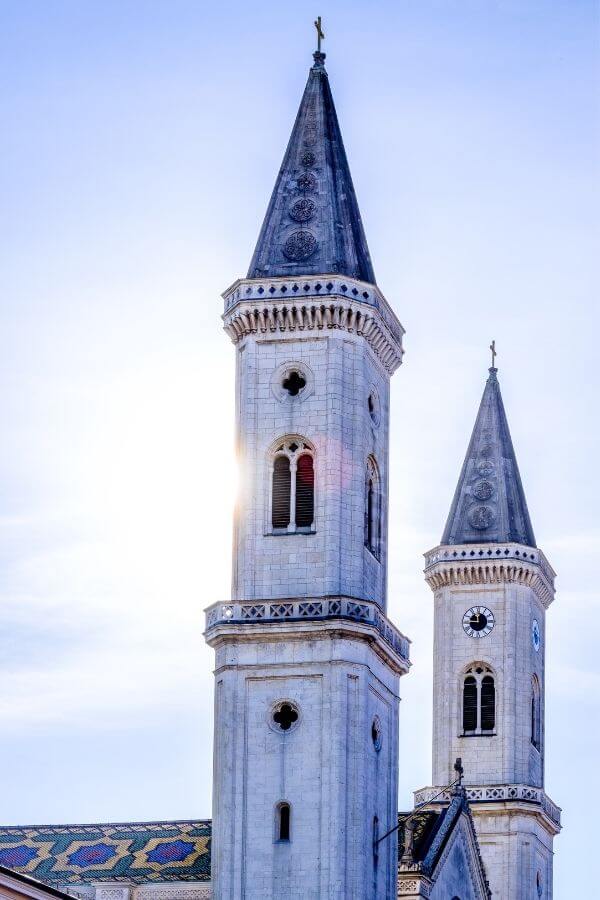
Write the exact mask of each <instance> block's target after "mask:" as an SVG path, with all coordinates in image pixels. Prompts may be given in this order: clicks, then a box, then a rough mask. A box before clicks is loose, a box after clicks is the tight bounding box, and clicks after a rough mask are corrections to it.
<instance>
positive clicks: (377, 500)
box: [365, 456, 381, 559]
mask: <svg viewBox="0 0 600 900" xmlns="http://www.w3.org/2000/svg"><path fill="white" fill-rule="evenodd" d="M380 538H381V492H380V490H379V470H378V468H377V463H376V462H375V459H374V458H373V457H372V456H369V458H368V459H367V471H366V477H365V547H367V548H368V549H369V550H370V551H371V553H372V554H373V556H375V557H376V558H377V559H379V554H380V545H381V540H380Z"/></svg>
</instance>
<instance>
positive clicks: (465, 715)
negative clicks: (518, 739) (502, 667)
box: [462, 663, 496, 736]
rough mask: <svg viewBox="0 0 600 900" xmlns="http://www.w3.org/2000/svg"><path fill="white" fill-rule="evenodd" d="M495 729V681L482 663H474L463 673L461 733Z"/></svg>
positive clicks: (476, 733)
mask: <svg viewBox="0 0 600 900" xmlns="http://www.w3.org/2000/svg"><path fill="white" fill-rule="evenodd" d="M495 729H496V683H495V680H494V674H493V672H492V670H491V669H490V668H489V666H486V665H485V664H484V663H474V664H473V665H471V666H469V668H468V669H467V671H466V672H465V673H464V675H463V681H462V733H463V735H466V736H472V735H483V734H494V732H495Z"/></svg>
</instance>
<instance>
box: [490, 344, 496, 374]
mask: <svg viewBox="0 0 600 900" xmlns="http://www.w3.org/2000/svg"><path fill="white" fill-rule="evenodd" d="M490 350H491V351H492V369H495V368H496V357H497V356H498V354H497V353H496V341H492V343H491V344H490Z"/></svg>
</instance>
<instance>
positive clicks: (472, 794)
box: [414, 784, 561, 832]
mask: <svg viewBox="0 0 600 900" xmlns="http://www.w3.org/2000/svg"><path fill="white" fill-rule="evenodd" d="M465 792H466V797H467V800H468V801H469V803H471V804H481V803H486V804H487V803H503V804H506V803H512V802H515V803H527V804H535V805H536V806H538V807H539V808H540V811H542V812H543V813H545V815H546V817H547V818H548V819H549V820H550V821H551V822H552V824H553V825H554V827H555V828H556V830H557V832H558V831H560V828H561V824H560V813H561V809H560V806H557V805H556V803H554V802H553V801H552V800H551V799H550V797H549V796H548V795H547V794H546V792H545V790H544V789H543V788H538V787H533V786H532V785H529V784H484V785H465ZM434 797H435V800H434V799H433V798H434ZM414 798H415V806H420V805H426V804H428V803H431V804H432V805H435V803H449V802H450V799H451V791H450V789H449V788H447V789H445V790H444V789H443V788H439V787H425V788H421V789H420V790H418V791H415V792H414Z"/></svg>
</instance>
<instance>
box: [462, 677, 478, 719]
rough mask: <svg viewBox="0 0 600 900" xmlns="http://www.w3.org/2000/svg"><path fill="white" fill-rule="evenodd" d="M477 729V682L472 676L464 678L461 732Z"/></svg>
mask: <svg viewBox="0 0 600 900" xmlns="http://www.w3.org/2000/svg"><path fill="white" fill-rule="evenodd" d="M476 729H477V682H476V680H475V678H473V676H472V675H469V676H467V678H465V682H464V685H463V731H465V732H467V731H475V730H476Z"/></svg>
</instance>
